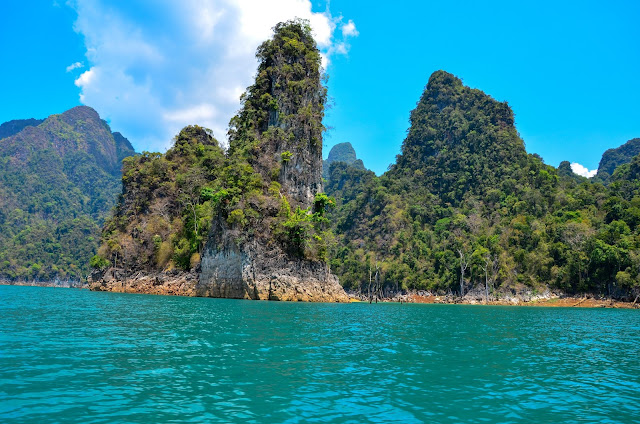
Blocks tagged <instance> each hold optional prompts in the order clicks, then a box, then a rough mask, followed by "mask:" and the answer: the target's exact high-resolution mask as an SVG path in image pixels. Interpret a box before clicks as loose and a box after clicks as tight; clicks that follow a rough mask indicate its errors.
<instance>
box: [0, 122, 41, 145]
mask: <svg viewBox="0 0 640 424" xmlns="http://www.w3.org/2000/svg"><path fill="white" fill-rule="evenodd" d="M43 122H44V119H33V118H30V119H14V120H13V121H8V122H5V123H4V124H2V125H0V140H1V139H3V138H6V137H11V136H12V135H14V134H18V133H19V132H20V131H22V130H23V129H25V128H26V127H37V126H38V125H40V124H42V123H43Z"/></svg>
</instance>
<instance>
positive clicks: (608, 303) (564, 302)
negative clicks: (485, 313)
mask: <svg viewBox="0 0 640 424" xmlns="http://www.w3.org/2000/svg"><path fill="white" fill-rule="evenodd" d="M156 284H157V283H156ZM0 285H3V286H24V287H52V288H72V289H89V290H90V291H102V290H99V289H98V290H96V288H95V287H91V286H90V285H87V284H82V283H80V284H78V283H75V284H74V283H71V284H70V283H69V282H41V281H38V282H35V281H28V282H27V281H7V280H0ZM162 286H164V285H160V287H162ZM118 288H119V290H118V289H115V290H114V287H112V288H111V289H110V290H109V289H108V290H104V291H111V292H120V293H134V294H149V295H155V296H182V297H210V296H197V295H195V293H178V292H176V291H174V290H158V287H155V288H156V290H148V287H147V290H141V287H139V286H138V285H132V286H128V285H127V284H125V283H124V282H121V285H120V287H118ZM162 288H165V289H166V287H162ZM347 296H348V298H349V300H348V302H342V303H370V302H369V298H368V297H367V296H366V295H365V294H361V293H354V292H347ZM211 298H214V297H211ZM240 300H251V299H240ZM269 301H275V302H305V301H303V300H269ZM306 303H336V302H309V301H306ZM338 303H340V302H338ZM371 303H417V304H440V305H479V306H529V307H538V308H612V309H640V299H639V300H638V301H636V302H632V301H623V300H616V299H610V298H596V297H594V296H593V295H583V296H565V295H551V294H545V295H543V296H538V297H531V298H529V299H525V298H523V297H521V296H518V295H516V296H505V297H504V298H502V299H498V300H489V301H488V302H485V301H484V299H482V298H479V297H464V298H460V297H455V296H451V295H444V296H442V295H434V294H429V293H428V292H427V293H424V292H422V293H421V292H409V293H404V294H395V295H393V296H391V297H382V298H377V300H376V298H373V300H372V302H371Z"/></svg>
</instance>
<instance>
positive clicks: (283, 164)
mask: <svg viewBox="0 0 640 424" xmlns="http://www.w3.org/2000/svg"><path fill="white" fill-rule="evenodd" d="M256 56H257V58H258V60H259V65H258V71H257V75H256V80H255V83H254V84H253V85H252V86H250V87H249V88H248V89H247V92H246V93H245V94H244V95H243V97H242V102H243V106H242V109H241V110H240V112H239V113H238V115H237V116H236V117H234V118H233V119H232V120H231V123H230V130H229V143H230V148H229V151H230V154H231V155H234V154H238V153H243V152H244V154H246V155H247V160H248V161H249V163H250V164H251V166H253V168H254V169H255V170H256V171H257V172H259V173H260V174H261V176H262V178H263V180H264V181H266V182H269V181H276V182H278V183H279V184H281V186H282V191H283V194H286V195H288V197H289V200H290V201H291V202H292V205H299V206H302V207H304V208H306V207H309V206H311V205H312V204H313V198H314V196H315V194H316V193H318V192H320V191H322V131H323V129H324V127H323V125H322V119H323V117H324V104H325V102H326V88H325V87H324V86H323V84H322V71H321V57H320V52H319V51H318V48H317V46H316V43H315V41H314V39H313V36H312V34H311V28H310V26H309V23H308V22H307V21H303V20H294V21H288V22H285V23H280V24H278V25H276V26H275V27H274V35H273V38H272V39H270V40H267V41H265V42H264V43H262V45H261V46H260V47H259V48H258V51H257V54H256Z"/></svg>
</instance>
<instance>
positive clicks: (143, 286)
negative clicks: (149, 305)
mask: <svg viewBox="0 0 640 424" xmlns="http://www.w3.org/2000/svg"><path fill="white" fill-rule="evenodd" d="M197 283H198V276H197V275H196V274H193V273H188V272H180V271H168V272H158V273H148V272H137V273H135V274H132V275H129V274H127V273H126V272H125V271H124V270H123V269H120V268H109V269H108V270H106V271H105V272H104V273H94V274H93V275H92V278H90V279H89V289H90V290H93V291H111V292H116V293H143V294H160V295H170V296H196V286H197Z"/></svg>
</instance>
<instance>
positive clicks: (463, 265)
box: [458, 249, 469, 297]
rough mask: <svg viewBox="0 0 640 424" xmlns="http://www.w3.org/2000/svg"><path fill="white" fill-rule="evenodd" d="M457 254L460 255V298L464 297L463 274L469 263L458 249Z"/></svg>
mask: <svg viewBox="0 0 640 424" xmlns="http://www.w3.org/2000/svg"><path fill="white" fill-rule="evenodd" d="M458 254H459V255H460V297H462V296H464V273H465V271H466V270H467V267H468V266H469V261H468V260H467V257H466V256H465V254H464V253H463V252H462V250H461V249H458Z"/></svg>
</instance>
